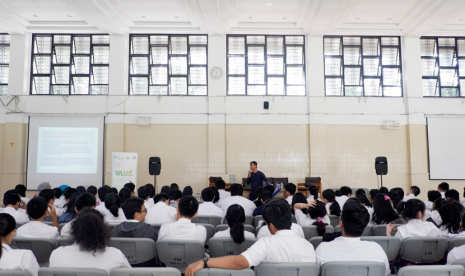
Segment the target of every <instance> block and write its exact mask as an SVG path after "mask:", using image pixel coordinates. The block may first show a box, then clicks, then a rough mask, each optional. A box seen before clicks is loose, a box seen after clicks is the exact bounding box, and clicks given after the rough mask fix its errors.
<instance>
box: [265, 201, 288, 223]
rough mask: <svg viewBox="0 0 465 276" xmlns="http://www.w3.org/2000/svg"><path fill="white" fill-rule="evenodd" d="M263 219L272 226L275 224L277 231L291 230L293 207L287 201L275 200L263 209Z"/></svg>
mask: <svg viewBox="0 0 465 276" xmlns="http://www.w3.org/2000/svg"><path fill="white" fill-rule="evenodd" d="M262 216H263V219H264V220H265V222H266V223H267V224H268V225H270V224H273V225H274V226H275V227H276V229H277V230H289V229H291V225H292V214H291V207H289V203H288V202H287V200H285V199H273V200H270V201H268V203H266V204H265V207H263V212H262Z"/></svg>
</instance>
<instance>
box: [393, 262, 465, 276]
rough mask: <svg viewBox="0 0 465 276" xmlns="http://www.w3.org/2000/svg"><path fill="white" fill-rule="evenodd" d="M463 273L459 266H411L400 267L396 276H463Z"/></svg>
mask: <svg viewBox="0 0 465 276" xmlns="http://www.w3.org/2000/svg"><path fill="white" fill-rule="evenodd" d="M464 272H465V269H464V268H463V266H461V265H418V266H416V265H411V266H405V267H402V268H401V269H400V270H399V272H397V276H427V275H434V276H438V275H447V276H463V275H464Z"/></svg>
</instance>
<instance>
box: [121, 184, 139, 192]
mask: <svg viewBox="0 0 465 276" xmlns="http://www.w3.org/2000/svg"><path fill="white" fill-rule="evenodd" d="M124 188H128V189H129V191H131V193H132V192H134V190H135V189H136V185H135V184H134V183H126V184H124Z"/></svg>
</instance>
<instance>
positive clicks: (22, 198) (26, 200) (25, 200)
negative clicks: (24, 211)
mask: <svg viewBox="0 0 465 276" xmlns="http://www.w3.org/2000/svg"><path fill="white" fill-rule="evenodd" d="M21 200H22V201H24V203H26V205H27V203H28V202H29V200H30V199H29V198H27V197H21Z"/></svg>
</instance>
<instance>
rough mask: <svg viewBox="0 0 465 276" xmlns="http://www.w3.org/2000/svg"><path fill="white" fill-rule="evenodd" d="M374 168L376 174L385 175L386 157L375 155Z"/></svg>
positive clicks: (386, 170) (386, 168)
mask: <svg viewBox="0 0 465 276" xmlns="http://www.w3.org/2000/svg"><path fill="white" fill-rule="evenodd" d="M375 170H376V174H377V175H386V174H387V173H388V163H387V158H386V157H384V156H379V157H376V159H375Z"/></svg>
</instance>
